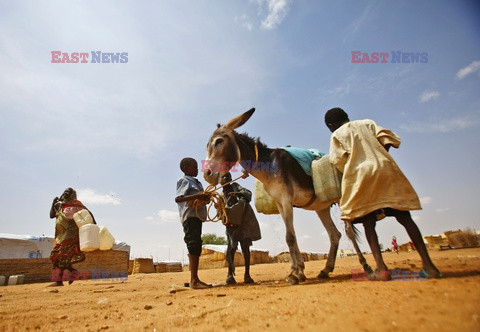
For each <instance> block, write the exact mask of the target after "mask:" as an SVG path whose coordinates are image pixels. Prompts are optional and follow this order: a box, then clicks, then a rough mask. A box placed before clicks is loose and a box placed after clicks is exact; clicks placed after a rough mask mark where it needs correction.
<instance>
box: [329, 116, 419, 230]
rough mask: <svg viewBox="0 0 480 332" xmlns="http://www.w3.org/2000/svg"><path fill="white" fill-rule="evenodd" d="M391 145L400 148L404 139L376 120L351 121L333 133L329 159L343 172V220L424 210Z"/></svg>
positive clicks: (341, 205)
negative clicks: (384, 212) (384, 210)
mask: <svg viewBox="0 0 480 332" xmlns="http://www.w3.org/2000/svg"><path fill="white" fill-rule="evenodd" d="M390 146H393V147H395V148H398V147H399V146H400V138H399V137H398V136H397V135H395V133H393V132H392V131H390V130H388V129H384V128H382V127H380V126H378V125H377V124H376V123H375V122H374V121H372V120H358V121H352V122H347V123H345V124H343V125H342V126H341V127H340V128H338V129H337V130H335V132H334V133H333V134H332V137H331V140H330V153H329V158H330V162H331V163H332V164H333V165H335V166H336V167H337V168H338V170H339V171H340V172H342V173H343V178H342V197H341V199H340V209H341V211H342V214H341V218H342V219H343V220H345V221H353V220H354V219H356V218H359V217H363V216H365V215H366V214H368V213H370V212H372V211H375V210H378V209H382V208H393V209H396V210H402V211H409V210H420V209H421V206H420V201H419V199H418V196H417V194H416V192H415V190H414V189H413V187H412V185H411V184H410V182H409V181H408V179H407V178H406V177H405V175H404V174H403V172H402V171H401V170H400V168H399V167H398V165H397V163H395V161H394V160H393V158H392V156H391V155H390V154H389V153H388V151H387V149H388V148H389V147H390Z"/></svg>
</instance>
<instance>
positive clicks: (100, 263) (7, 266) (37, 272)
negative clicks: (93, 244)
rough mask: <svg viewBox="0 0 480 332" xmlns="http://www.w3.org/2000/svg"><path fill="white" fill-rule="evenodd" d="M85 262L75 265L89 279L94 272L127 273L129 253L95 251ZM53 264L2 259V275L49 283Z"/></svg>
mask: <svg viewBox="0 0 480 332" xmlns="http://www.w3.org/2000/svg"><path fill="white" fill-rule="evenodd" d="M85 256H86V258H85V261H83V262H82V263H79V264H75V265H74V266H73V267H74V268H76V269H77V270H79V271H80V270H87V271H88V274H87V278H88V279H91V278H92V270H94V269H100V270H102V271H127V270H128V258H129V253H128V252H126V251H114V250H95V251H92V252H86V253H85ZM52 269H53V267H52V262H51V261H50V259H48V258H37V259H35V258H19V259H0V275H1V276H6V277H9V276H11V275H16V274H24V275H25V281H24V282H25V283H32V282H48V281H51V279H52Z"/></svg>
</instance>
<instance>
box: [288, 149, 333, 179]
mask: <svg viewBox="0 0 480 332" xmlns="http://www.w3.org/2000/svg"><path fill="white" fill-rule="evenodd" d="M282 149H284V150H285V151H287V152H288V153H289V154H290V155H291V156H292V157H293V158H294V159H295V160H296V161H297V162H298V163H299V164H300V166H302V168H303V170H304V171H305V173H307V175H309V176H312V161H314V160H315V159H317V158H321V157H323V156H324V155H325V153H323V152H321V151H320V150H317V149H301V148H295V147H291V146H286V147H282Z"/></svg>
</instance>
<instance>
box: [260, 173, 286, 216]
mask: <svg viewBox="0 0 480 332" xmlns="http://www.w3.org/2000/svg"><path fill="white" fill-rule="evenodd" d="M255 208H256V209H257V212H259V213H263V214H280V212H279V211H278V207H277V203H275V201H274V200H273V198H272V197H270V195H269V194H268V193H267V192H266V191H265V189H264V188H263V183H262V182H260V181H258V180H257V179H255Z"/></svg>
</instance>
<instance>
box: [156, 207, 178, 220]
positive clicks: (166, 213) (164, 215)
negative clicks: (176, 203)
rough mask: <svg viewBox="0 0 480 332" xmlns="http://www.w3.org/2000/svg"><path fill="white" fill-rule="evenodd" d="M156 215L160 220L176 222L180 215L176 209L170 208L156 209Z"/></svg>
mask: <svg viewBox="0 0 480 332" xmlns="http://www.w3.org/2000/svg"><path fill="white" fill-rule="evenodd" d="M157 215H158V216H159V217H160V222H162V223H163V222H178V221H180V217H179V215H178V211H170V210H160V211H158V213H157Z"/></svg>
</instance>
